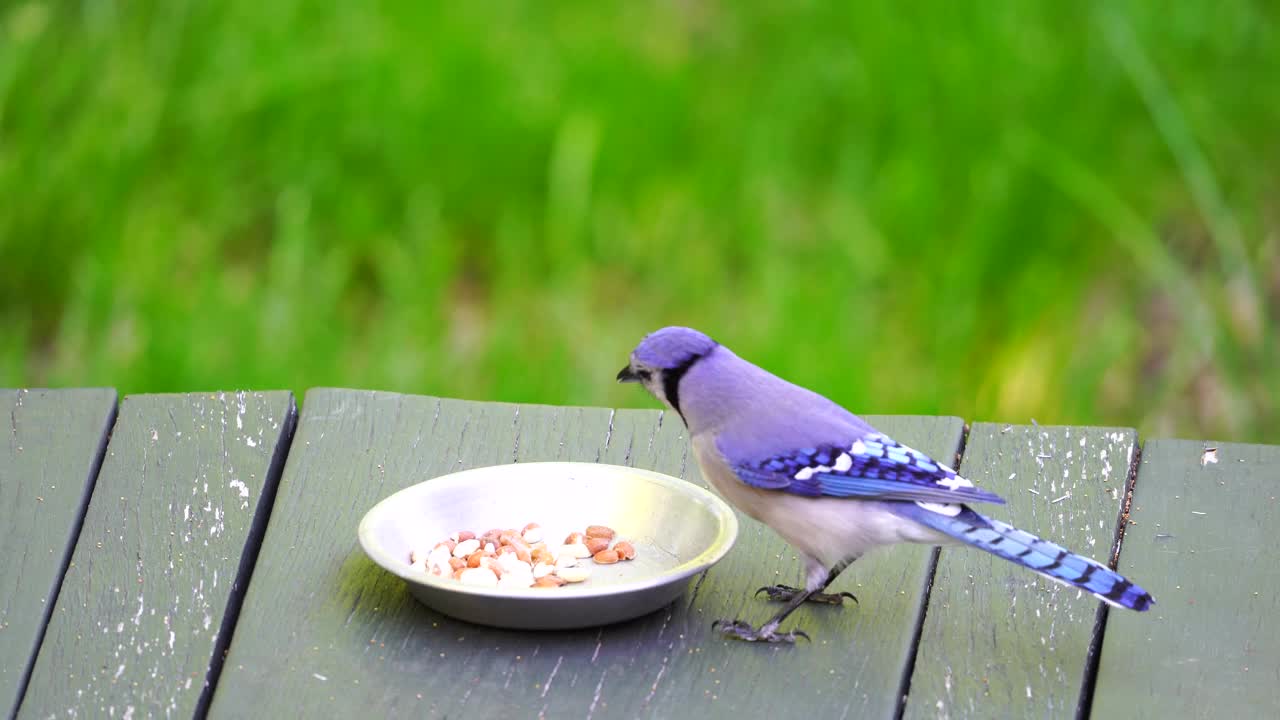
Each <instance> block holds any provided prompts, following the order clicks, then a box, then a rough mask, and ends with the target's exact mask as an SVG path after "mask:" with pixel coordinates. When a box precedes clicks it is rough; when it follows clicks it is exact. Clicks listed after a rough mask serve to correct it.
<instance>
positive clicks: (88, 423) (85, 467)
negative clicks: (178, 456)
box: [0, 388, 116, 718]
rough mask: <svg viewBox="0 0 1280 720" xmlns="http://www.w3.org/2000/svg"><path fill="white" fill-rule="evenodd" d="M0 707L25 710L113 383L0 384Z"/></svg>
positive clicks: (5, 711) (112, 410)
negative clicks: (0, 417) (1, 438)
mask: <svg viewBox="0 0 1280 720" xmlns="http://www.w3.org/2000/svg"><path fill="white" fill-rule="evenodd" d="M0 411H2V412H4V417H6V418H7V419H8V421H9V422H8V426H9V428H8V432H6V433H5V435H6V436H7V437H6V438H5V442H3V443H0V548H3V549H4V550H3V552H0V717H6V718H7V717H10V716H12V715H13V714H14V713H15V712H17V710H18V703H19V701H20V700H21V698H22V691H23V689H24V688H25V686H26V682H27V678H28V677H29V675H30V672H31V666H32V663H34V661H35V657H36V650H37V649H39V645H40V638H41V637H42V636H43V634H44V629H45V626H46V625H47V624H48V621H49V613H50V612H52V608H53V603H54V599H55V598H56V597H57V595H58V586H59V584H61V582H62V575H63V573H64V572H66V568H67V563H68V562H69V561H70V558H71V549H72V548H73V547H74V546H75V541H76V535H77V534H78V533H79V532H80V522H81V519H82V518H83V517H84V509H85V506H86V505H87V504H88V502H89V495H90V493H92V492H93V483H94V480H95V479H96V477H97V475H98V466H99V465H100V464H101V462H102V454H103V452H104V450H105V448H106V446H107V435H108V434H109V433H110V431H111V423H112V422H113V421H114V420H115V416H116V391H115V390H111V389H105V388H98V389H83V390H0Z"/></svg>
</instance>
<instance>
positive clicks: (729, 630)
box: [711, 620, 812, 644]
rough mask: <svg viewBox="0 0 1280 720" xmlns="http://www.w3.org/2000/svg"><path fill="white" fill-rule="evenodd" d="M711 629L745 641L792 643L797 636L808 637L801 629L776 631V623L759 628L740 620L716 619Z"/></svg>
mask: <svg viewBox="0 0 1280 720" xmlns="http://www.w3.org/2000/svg"><path fill="white" fill-rule="evenodd" d="M711 629H712V630H717V631H719V632H720V634H722V635H724V636H725V637H736V638H738V639H739V640H746V641H747V642H767V643H788V644H791V643H794V642H795V641H796V640H797V639H798V638H804V639H805V640H809V641H810V642H812V640H810V639H809V635H808V634H807V633H805V631H803V630H792V631H791V632H785V633H780V632H778V631H777V630H778V625H777V623H766V624H765V625H764V626H763V627H761V628H760V629H759V630H757V629H755V628H753V627H751V625H750V623H747V622H744V621H742V620H716V621H715V622H713V623H711Z"/></svg>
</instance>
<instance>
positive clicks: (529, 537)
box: [520, 523, 543, 545]
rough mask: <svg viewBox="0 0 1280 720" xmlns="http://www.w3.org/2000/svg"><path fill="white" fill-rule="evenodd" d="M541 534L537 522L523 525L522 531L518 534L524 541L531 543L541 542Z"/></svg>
mask: <svg viewBox="0 0 1280 720" xmlns="http://www.w3.org/2000/svg"><path fill="white" fill-rule="evenodd" d="M542 535H543V533H542V526H541V525H539V524H538V523H529V524H528V525H525V526H524V531H523V532H522V533H521V534H520V537H521V538H523V539H524V541H525V542H527V543H529V544H530V545H532V544H533V543H536V542H541V541H542Z"/></svg>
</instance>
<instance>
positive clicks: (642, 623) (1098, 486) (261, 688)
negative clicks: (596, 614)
mask: <svg viewBox="0 0 1280 720" xmlns="http://www.w3.org/2000/svg"><path fill="white" fill-rule="evenodd" d="M0 410H4V411H6V413H5V415H7V418H8V423H7V424H8V433H7V438H6V439H5V441H4V442H0V541H2V543H3V544H2V547H3V550H4V552H3V553H2V554H0V713H3V714H4V715H6V716H16V717H19V718H24V719H25V718H44V717H59V718H61V717H75V718H85V717H108V718H143V717H191V716H197V717H204V716H206V715H208V716H212V717H215V718H258V717H261V718H286V717H370V718H375V717H376V718H382V717H401V716H405V717H442V718H443V717H476V718H490V717H495V718H497V717H500V718H525V717H530V718H531V717H551V718H586V717H592V718H608V717H624V718H631V717H655V718H674V717H698V718H715V717H775V718H782V717H794V716H797V715H798V714H804V715H807V716H809V717H814V718H824V717H833V718H839V717H848V718H864V717H899V716H906V717H909V718H924V717H929V718H932V717H949V718H962V717H972V718H988V717H1080V716H1087V715H1089V714H1090V713H1092V714H1093V716H1095V717H1098V718H1115V717H1124V718H1129V717H1150V718H1169V717H1205V718H1208V717H1234V718H1253V717H1267V716H1270V717H1276V716H1280V630H1278V629H1277V628H1278V627H1280V624H1277V623H1276V622H1275V621H1274V620H1273V618H1275V617H1276V615H1277V610H1278V609H1280V608H1278V607H1277V605H1278V603H1277V599H1276V598H1277V595H1276V592H1275V591H1276V588H1277V586H1280V551H1278V550H1277V545H1276V537H1277V530H1276V528H1277V527H1280V500H1277V496H1278V495H1280V447H1271V446H1260V445H1241V444H1232V443H1216V442H1215V443H1209V442H1200V441H1184V440H1152V441H1148V442H1146V443H1145V445H1142V446H1140V445H1139V443H1138V438H1137V434H1136V432H1135V431H1133V430H1130V429H1123V428H1086V427H1043V426H1036V425H1030V426H1027V425H1006V424H1000V423H995V424H993V423H974V424H972V425H971V426H968V427H966V425H965V424H964V422H963V421H962V420H960V419H959V418H947V417H941V418H938V417H872V418H871V421H872V422H873V423H874V424H876V425H878V426H879V427H881V428H882V429H883V430H885V431H886V432H888V433H890V434H891V435H893V436H895V437H897V438H898V439H899V440H901V441H902V442H905V443H908V444H911V445H914V446H916V447H918V448H920V449H922V450H924V451H926V452H928V453H930V454H932V455H934V456H935V457H939V458H949V457H957V458H958V461H959V463H960V467H961V470H962V472H963V473H964V474H965V475H967V476H968V477H970V478H972V479H973V480H974V481H976V482H978V483H980V484H981V485H982V486H983V487H986V488H988V489H991V490H994V491H995V492H998V493H1000V494H1002V495H1003V496H1005V497H1006V498H1007V499H1008V500H1009V505H1008V507H1007V508H1002V509H1001V508H998V509H996V510H997V512H998V514H999V516H1000V517H1003V518H1005V519H1009V520H1012V521H1014V522H1015V523H1016V524H1018V525H1019V526H1021V527H1024V528H1025V529H1027V530H1030V531H1033V532H1036V533H1039V534H1043V535H1047V536H1049V537H1052V538H1055V539H1057V540H1060V541H1063V542H1064V543H1065V544H1066V545H1068V546H1070V547H1072V548H1075V549H1077V550H1079V551H1081V552H1084V553H1086V554H1091V555H1093V556H1094V557H1097V558H1099V559H1105V558H1107V557H1109V556H1115V555H1118V558H1119V568H1120V570H1121V572H1124V573H1127V574H1130V575H1131V576H1133V577H1134V578H1135V579H1137V580H1138V581H1139V582H1141V583H1142V584H1143V585H1144V586H1145V587H1146V588H1148V589H1149V590H1150V591H1151V592H1152V593H1153V594H1154V595H1155V597H1156V601H1157V603H1158V604H1157V605H1156V606H1155V608H1154V609H1153V610H1152V611H1151V612H1149V613H1146V614H1138V613H1129V612H1118V611H1117V612H1108V611H1107V610H1106V608H1104V607H1103V606H1101V604H1100V603H1098V602H1097V601H1095V600H1093V599H1092V598H1091V597H1084V596H1081V594H1080V593H1079V592H1077V591H1075V590H1073V589H1068V588H1063V587H1060V586H1058V585H1055V584H1053V583H1050V582H1047V581H1044V580H1042V579H1040V578H1039V577H1038V576H1036V575H1034V574H1032V573H1030V572H1028V571H1025V570H1022V569H1019V568H1017V567H1014V566H1013V565H1011V564H1009V563H1005V562H1003V561H1000V560H997V559H995V558H993V557H991V556H988V555H986V554H984V553H980V552H976V551H972V550H966V549H961V548H956V549H953V548H948V549H945V550H942V551H938V550H937V549H934V548H928V547H920V546H912V547H899V548H894V549H892V550H890V551H885V552H882V553H880V554H878V555H872V556H869V557H867V558H864V559H863V560H861V561H859V562H858V563H857V564H856V565H855V566H854V567H853V568H852V569H851V570H850V571H849V572H847V573H846V574H845V575H843V576H842V577H841V579H840V581H839V583H837V586H836V588H835V589H836V590H850V591H853V592H855V593H856V594H857V595H858V598H859V600H860V601H861V602H860V604H859V605H856V606H853V605H850V606H847V607H844V608H839V609H837V608H831V607H818V606H815V607H806V608H802V609H801V610H800V611H798V612H797V613H796V614H795V615H794V616H793V618H794V623H795V624H796V625H798V626H801V627H803V628H804V629H806V630H807V631H809V633H810V634H812V635H813V637H814V641H813V642H812V643H810V644H805V643H801V644H799V645H797V646H795V647H787V646H767V645H766V646H757V645H750V644H746V643H741V642H736V641H733V642H730V641H727V640H724V639H722V638H720V637H719V636H717V635H715V634H713V633H712V632H711V631H710V628H709V625H710V622H711V620H713V619H715V618H719V617H742V618H745V619H750V620H753V621H756V622H759V621H760V620H763V619H764V618H766V617H768V615H769V614H770V613H771V611H772V608H771V607H770V606H769V605H768V604H767V602H766V601H765V600H763V599H755V598H753V597H752V595H751V591H752V590H754V589H755V588H756V587H758V586H760V585H762V584H765V583H766V582H768V583H772V582H776V581H778V580H782V581H793V580H796V579H798V577H799V563H798V562H796V561H795V560H794V559H793V554H792V552H791V551H790V550H789V549H788V548H787V547H786V546H785V545H784V544H783V543H782V542H781V541H780V540H779V539H778V538H777V537H776V536H775V535H773V534H772V533H771V532H770V531H768V530H765V529H763V528H762V527H761V526H760V525H758V524H756V523H754V522H753V521H750V520H747V519H745V518H743V525H742V532H741V534H740V536H739V539H738V542H737V544H736V546H735V547H734V549H733V550H732V552H730V554H729V555H728V556H727V557H726V558H725V559H724V560H723V561H722V562H721V563H719V564H718V565H717V566H716V567H714V568H713V569H712V570H710V571H708V572H707V573H705V574H704V575H702V576H699V577H698V578H696V579H695V580H694V581H693V582H691V583H690V586H689V590H688V592H687V593H686V594H685V595H684V596H683V597H682V598H681V599H680V600H678V601H677V602H675V603H674V604H672V605H670V606H668V607H666V608H664V609H662V610H660V611H658V612H656V613H653V614H651V615H648V616H646V617H643V618H640V619H638V620H635V621H632V622H627V623H623V624H619V625H614V626H609V627H604V628H593V629H589V630H582V631H574V632H513V631H506V630H497V629H493V628H486V627H478V626H474V625H468V624H465V623H461V622H457V621H454V620H450V619H449V618H446V617H443V616H441V615H439V614H437V613H434V612H432V611H430V610H427V609H425V608H424V607H422V606H420V605H419V604H417V603H416V602H414V601H413V600H412V599H411V598H410V596H409V595H408V593H407V591H406V590H405V588H404V586H403V584H402V583H401V582H400V581H399V580H398V579H396V578H394V577H392V576H390V575H389V574H387V573H385V572H383V571H382V570H381V569H379V568H378V567H376V566H375V565H374V564H373V563H372V562H370V561H369V560H368V559H367V558H366V557H365V555H364V554H363V553H362V552H361V550H360V549H359V547H358V545H357V543H356V524H357V523H358V521H359V519H360V518H361V516H362V515H363V514H364V513H365V511H366V510H368V509H369V508H370V507H371V506H372V505H373V504H374V503H375V502H376V501H377V500H379V499H381V498H382V497H385V496H386V495H389V494H391V493H392V492H394V491H396V490H398V489H400V488H402V487H405V486H407V485H410V484H413V483H416V482H419V481H421V480H424V479H428V478H431V477H434V476H437V475H440V474H444V473H447V472H451V471H454V470H460V469H463V468H467V467H475V466H480V465H489V464H496V463H508V462H526V461H535V460H579V461H589V462H604V463H614V464H620V465H632V466H636V467H644V468H650V469H654V470H658V471H660V472H665V473H669V474H672V475H677V476H680V477H683V478H685V479H687V480H688V481H690V482H694V483H698V484H702V482H703V481H702V479H701V477H700V476H699V473H698V470H697V468H696V466H695V465H694V463H693V462H692V459H691V458H690V457H689V452H688V441H687V438H686V437H685V435H684V428H683V426H682V425H681V423H680V422H679V419H678V418H676V417H674V416H671V415H667V414H663V413H661V412H659V411H657V410H652V411H649V410H617V411H614V410H608V409H599V408H567V407H548V406H539V405H509V404H503V403H473V402H462V401H457V400H449V399H441V398H432V397H421V396H410V395H395V394H389V393H376V392H364V391H352V390H336V389H316V390H312V391H310V392H308V393H307V395H306V399H305V402H304V403H303V410H302V412H301V413H299V412H298V410H297V408H296V404H295V402H294V398H293V396H292V395H291V394H290V393H288V392H266V393H257V392H243V393H193V394H188V395H135V396H128V397H125V398H124V399H123V400H120V401H119V402H117V397H116V393H115V392H114V391H112V390H54V391H49V390H17V391H14V390H0ZM0 417H3V416H0ZM1207 448H1216V452H1208V453H1206V449H1207ZM1212 460H1216V462H1212ZM1130 488H1132V493H1133V495H1132V507H1131V509H1130V510H1129V512H1128V514H1127V515H1126V514H1125V512H1124V508H1125V501H1126V493H1127V492H1128V491H1129V489H1130ZM1121 524H1124V525H1125V534H1124V542H1123V553H1121V552H1120V545H1119V543H1118V542H1117V536H1118V530H1119V529H1120V526H1121Z"/></svg>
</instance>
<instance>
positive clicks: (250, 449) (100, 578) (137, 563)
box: [19, 392, 295, 718]
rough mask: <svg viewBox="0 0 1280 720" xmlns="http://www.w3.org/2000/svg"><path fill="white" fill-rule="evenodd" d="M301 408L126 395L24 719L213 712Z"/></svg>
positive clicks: (263, 400)
mask: <svg viewBox="0 0 1280 720" xmlns="http://www.w3.org/2000/svg"><path fill="white" fill-rule="evenodd" d="M294 414H295V409H294V403H293V397H292V396H291V395H290V394H289V393H288V392H274V393H234V394H232V393H215V394H208V393H202V394H191V395H138V396H129V397H126V398H125V399H124V400H123V401H122V403H121V405H120V414H119V418H118V420H117V422H116V425H115V428H114V430H113V432H112V435H111V441H110V444H109V445H108V447H107V453H106V459H105V461H104V462H103V465H102V469H101V472H100V473H99V477H98V482H97V486H96V488H95V490H94V492H93V497H92V499H91V500H90V503H89V508H88V512H87V515H86V518H85V522H84V528H83V530H82V532H81V533H80V539H79V542H78V543H77V545H76V549H75V553H74V555H73V557H72V564H71V567H70V569H69V570H68V572H67V575H66V579H65V580H64V582H63V585H62V592H61V593H60V594H59V595H58V600H57V607H56V608H55V609H54V613H53V617H52V620H51V622H50V624H49V628H48V633H47V634H46V636H45V640H44V644H43V646H42V647H41V649H40V653H39V657H38V659H37V662H36V666H35V672H34V673H33V675H32V678H31V684H30V687H29V688H28V690H27V695H26V698H25V699H24V701H23V703H22V707H21V710H20V715H19V717H22V718H28V717H30V718H37V717H47V716H50V715H57V716H60V717H61V716H67V715H71V716H78V717H86V716H108V717H109V716H116V717H130V716H132V717H144V716H175V717H182V716H187V717H189V716H191V715H192V714H195V713H198V712H199V711H200V710H201V709H202V707H203V706H204V705H205V704H207V701H208V698H209V693H208V692H207V691H206V683H207V682H208V680H209V679H210V676H211V674H213V673H216V669H217V668H218V666H219V664H220V663H221V660H222V650H223V648H224V647H225V644H226V638H225V637H224V634H225V633H228V632H229V631H230V630H231V628H232V625H231V621H232V619H233V618H232V616H233V615H234V614H235V609H236V607H237V604H238V602H239V600H240V595H241V594H242V592H243V587H242V585H243V583H245V582H246V580H247V578H248V572H249V570H250V569H251V567H252V565H251V559H252V555H253V553H254V552H255V551H256V547H257V542H258V539H259V538H260V536H261V529H262V527H263V526H264V524H265V519H266V515H267V513H268V512H269V510H270V502H271V498H272V494H273V492H274V487H275V482H276V479H277V477H278V472H279V468H280V465H281V463H282V462H283V458H284V453H285V452H286V450H287V444H288V440H289V438H290V436H291V433H292V427H293V422H294ZM250 441H252V442H250Z"/></svg>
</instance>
